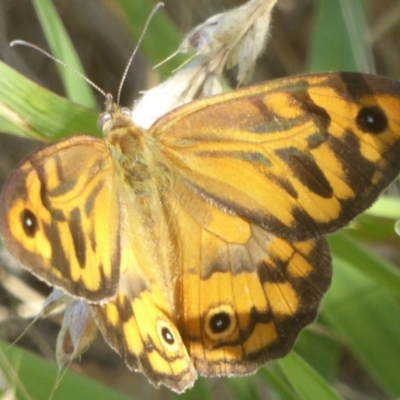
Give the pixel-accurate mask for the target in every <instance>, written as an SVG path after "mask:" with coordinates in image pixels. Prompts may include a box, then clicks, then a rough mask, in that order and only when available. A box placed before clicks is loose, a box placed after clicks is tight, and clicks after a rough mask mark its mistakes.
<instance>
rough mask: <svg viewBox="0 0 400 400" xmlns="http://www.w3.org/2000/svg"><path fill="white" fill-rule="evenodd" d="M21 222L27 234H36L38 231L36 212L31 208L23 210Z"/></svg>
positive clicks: (31, 235)
mask: <svg viewBox="0 0 400 400" xmlns="http://www.w3.org/2000/svg"><path fill="white" fill-rule="evenodd" d="M21 223H22V228H23V230H24V232H25V234H26V236H29V237H33V236H35V234H36V232H37V231H38V223H37V218H36V216H35V214H34V213H33V212H32V211H31V210H28V209H27V208H25V209H24V211H22V213H21Z"/></svg>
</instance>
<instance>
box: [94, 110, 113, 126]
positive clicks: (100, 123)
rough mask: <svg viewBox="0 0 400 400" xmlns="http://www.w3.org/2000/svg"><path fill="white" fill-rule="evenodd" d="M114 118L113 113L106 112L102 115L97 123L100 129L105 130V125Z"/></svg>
mask: <svg viewBox="0 0 400 400" xmlns="http://www.w3.org/2000/svg"><path fill="white" fill-rule="evenodd" d="M111 118H112V116H111V113H109V112H105V113H102V114H100V116H99V119H98V121H97V125H98V127H99V128H100V129H103V127H104V125H105V124H106V123H107V122H108V121H110V119H111Z"/></svg>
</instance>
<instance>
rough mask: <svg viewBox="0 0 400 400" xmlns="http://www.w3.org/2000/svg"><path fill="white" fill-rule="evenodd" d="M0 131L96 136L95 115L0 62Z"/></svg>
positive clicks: (43, 137) (49, 136) (52, 136)
mask: <svg viewBox="0 0 400 400" xmlns="http://www.w3.org/2000/svg"><path fill="white" fill-rule="evenodd" d="M0 76H1V78H0V79H1V84H0V130H2V131H4V132H9V133H13V134H16V135H20V136H25V137H29V138H33V139H38V140H42V141H54V140H58V139H61V138H63V137H67V136H71V135H73V134H78V133H88V134H92V135H97V136H100V131H99V129H98V128H97V117H98V114H97V113H95V112H93V111H90V110H88V109H86V108H83V107H81V106H78V105H76V104H74V103H71V102H70V101H68V100H66V99H64V98H62V97H59V96H57V95H55V94H54V93H52V92H49V91H48V90H46V89H44V88H43V87H41V86H39V85H37V84H35V83H34V82H32V81H30V80H29V79H27V78H25V77H24V76H23V75H21V74H19V73H18V72H16V71H14V70H13V69H12V68H10V67H8V66H7V65H6V64H4V63H2V62H0Z"/></svg>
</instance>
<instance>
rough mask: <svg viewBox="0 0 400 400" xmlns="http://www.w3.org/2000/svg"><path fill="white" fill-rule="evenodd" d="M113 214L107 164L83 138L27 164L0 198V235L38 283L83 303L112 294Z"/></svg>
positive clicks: (101, 146) (98, 143)
mask: <svg viewBox="0 0 400 400" xmlns="http://www.w3.org/2000/svg"><path fill="white" fill-rule="evenodd" d="M82 199H84V201H82ZM89 215H90V218H89V217H88V216H89ZM118 216H119V204H118V197H117V191H116V187H115V180H114V165H113V161H112V159H111V156H110V154H109V152H108V151H107V149H106V146H105V143H104V141H102V140H100V139H95V138H93V137H90V136H75V137H72V138H69V139H66V140H63V141H60V142H58V143H57V144H54V145H52V146H48V147H46V148H44V149H43V150H40V151H38V152H37V153H35V154H34V155H32V156H30V157H29V158H27V159H26V160H25V161H23V162H22V163H21V164H20V166H19V167H18V168H16V169H15V171H14V172H13V174H12V175H11V176H10V177H9V179H8V183H7V185H6V186H5V188H4V190H3V192H2V197H1V200H0V231H1V232H2V235H3V238H4V243H5V245H6V247H7V249H8V250H9V251H10V253H11V254H12V255H13V256H14V257H15V258H16V259H17V260H19V261H20V262H21V263H22V265H23V266H25V267H26V268H28V269H29V270H30V271H31V272H33V273H34V274H35V275H37V276H38V277H39V278H40V279H43V280H45V281H46V282H48V283H50V284H51V285H53V286H56V287H61V288H63V289H64V290H66V291H67V292H69V293H70V294H72V295H74V296H78V297H83V298H85V299H87V300H90V301H99V300H105V299H107V298H110V297H111V296H113V295H114V294H115V292H116V290H117V286H118V283H119V268H120V241H119V218H118ZM105 232H107V234H106V235H105Z"/></svg>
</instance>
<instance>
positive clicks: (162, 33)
mask: <svg viewBox="0 0 400 400" xmlns="http://www.w3.org/2000/svg"><path fill="white" fill-rule="evenodd" d="M118 4H119V5H120V7H121V10H122V14H123V15H124V16H125V21H126V25H127V28H128V30H129V32H130V33H131V35H132V37H134V38H135V39H136V40H137V39H139V37H140V35H141V34H142V32H143V27H144V24H145V22H146V20H147V19H148V17H149V15H150V13H151V11H152V10H153V8H154V4H155V3H154V2H153V1H149V0H135V1H131V0H118ZM139 21H141V23H139ZM182 39H183V34H182V33H181V31H180V30H179V29H178V28H177V27H176V25H175V24H174V23H173V22H172V20H171V19H170V18H169V17H168V16H167V14H166V12H165V11H164V10H163V9H162V8H161V9H160V10H158V11H157V13H156V14H155V15H154V17H153V19H152V21H151V22H150V25H149V29H148V30H147V31H146V33H145V35H144V38H143V42H142V44H141V46H140V51H141V52H142V53H143V54H144V55H145V57H146V59H147V60H148V61H149V62H150V64H151V65H155V64H158V63H159V62H161V61H163V60H165V59H166V58H167V57H169V56H170V55H171V54H172V53H174V52H175V51H176V50H177V49H178V47H179V45H180V44H181V41H182ZM186 58H187V57H186V56H183V55H177V56H175V57H174V58H172V59H171V60H170V61H168V62H167V63H166V64H162V65H160V67H158V68H157V71H160V72H161V74H162V75H163V76H168V75H169V74H170V73H171V71H172V70H174V69H176V68H178V67H179V66H180V65H181V64H182V63H183V61H184V60H185V59H186Z"/></svg>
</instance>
